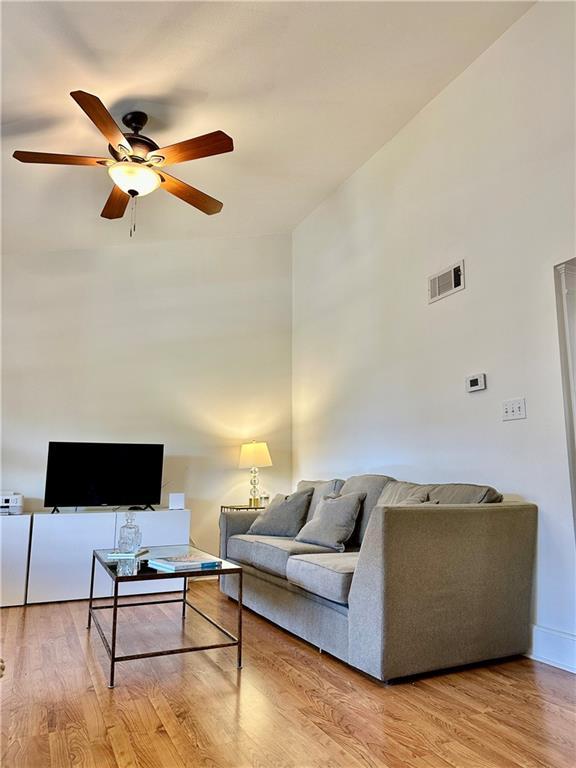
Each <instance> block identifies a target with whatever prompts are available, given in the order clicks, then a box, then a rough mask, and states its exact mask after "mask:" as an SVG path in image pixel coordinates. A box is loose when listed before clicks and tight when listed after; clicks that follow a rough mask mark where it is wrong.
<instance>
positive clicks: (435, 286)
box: [428, 260, 464, 304]
mask: <svg viewBox="0 0 576 768" xmlns="http://www.w3.org/2000/svg"><path fill="white" fill-rule="evenodd" d="M463 288H464V260H462V261H459V262H458V263H457V264H452V266H451V267H448V268H447V269H443V270H442V272H438V273H437V274H436V275H432V277H429V278H428V303H429V304H432V302H433V301H438V299H443V298H444V297H445V296H450V294H452V293H456V291H461V290H462V289H463Z"/></svg>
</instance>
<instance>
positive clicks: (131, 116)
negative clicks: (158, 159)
mask: <svg viewBox="0 0 576 768" xmlns="http://www.w3.org/2000/svg"><path fill="white" fill-rule="evenodd" d="M122 122H123V123H124V125H125V126H126V127H127V128H130V131H131V132H130V133H125V134H124V136H125V137H126V138H127V139H128V141H129V142H130V146H131V147H132V153H133V155H136V157H141V158H142V159H145V157H146V155H147V154H148V152H152V151H154V150H156V149H159V147H158V144H156V142H155V141H152V139H149V138H148V136H141V135H140V131H141V130H142V128H144V126H145V125H146V123H147V122H148V115H147V114H146V113H145V112H128V114H127V115H124V117H123V118H122ZM108 150H109V152H110V154H111V155H112V157H113V158H114V159H115V160H122V157H123V156H122V155H121V154H120V153H119V152H118V151H117V150H116V148H115V147H113V146H112V145H111V144H109V145H108Z"/></svg>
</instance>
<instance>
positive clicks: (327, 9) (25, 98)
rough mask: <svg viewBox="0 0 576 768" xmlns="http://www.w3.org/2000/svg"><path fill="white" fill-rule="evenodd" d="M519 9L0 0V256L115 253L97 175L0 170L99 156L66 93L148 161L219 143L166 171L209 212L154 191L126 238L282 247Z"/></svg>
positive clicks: (102, 178)
mask: <svg viewBox="0 0 576 768" xmlns="http://www.w3.org/2000/svg"><path fill="white" fill-rule="evenodd" d="M530 5H531V4H530V3H520V2H518V3H516V2H512V3H510V2H509V3H506V2H504V3H500V2H486V3H469V2H446V3H434V2H422V3H420V2H398V3H392V2H385V3H380V2H373V3H356V2H344V3H331V2H321V3H312V2H296V3H281V2H280V3H259V2H235V3H215V2H207V3H195V2H194V3H188V2H175V3H172V2H134V3H133V2H125V3H116V2H95V3H87V2H62V3H61V2H48V3H44V2H41V3H26V2H14V3H7V2H4V3H3V4H2V14H3V16H2V21H3V23H2V47H3V54H2V64H3V66H2V81H3V92H2V131H3V151H2V161H3V201H2V202H3V217H2V222H3V237H4V248H5V249H9V250H17V249H19V248H20V249H30V248H33V249H53V248H56V249H63V248H77V247H99V246H102V245H110V244H120V243H126V242H127V235H128V223H127V220H121V221H119V222H117V221H113V222H111V221H106V220H104V219H101V218H100V215H99V214H100V211H101V209H102V207H103V205H104V202H105V200H106V197H107V195H108V193H109V190H110V188H111V182H110V180H109V178H108V176H107V173H106V171H105V170H103V169H99V168H78V167H72V168H65V167H62V166H40V165H22V164H20V163H18V162H16V161H15V160H13V159H11V157H10V156H11V154H12V152H13V151H14V150H15V149H24V150H39V151H46V152H65V153H79V154H89V155H91V154H94V155H101V154H106V145H105V141H104V139H103V138H102V137H101V136H100V134H99V133H98V132H97V130H96V129H95V128H94V126H93V125H92V124H91V123H90V122H89V120H88V119H87V118H86V116H85V115H84V114H83V112H82V111H81V110H80V108H79V107H78V106H77V105H76V104H75V103H74V102H73V101H72V99H71V98H70V96H69V95H68V94H69V92H70V91H72V90H76V89H82V90H86V91H89V92H91V93H95V94H97V95H98V96H100V98H101V99H102V101H103V102H104V103H105V104H106V105H107V106H108V108H109V109H110V111H111V112H112V114H113V115H114V117H116V118H117V119H118V122H120V118H121V116H122V114H124V113H125V112H126V111H129V110H130V109H144V110H145V111H147V112H148V113H149V115H150V121H149V124H148V126H147V128H146V130H145V131H144V133H146V134H147V135H149V136H151V137H152V138H153V139H154V140H155V141H157V142H158V144H160V146H162V145H165V144H169V143H173V142H175V141H180V140H183V139H186V138H190V137H192V136H196V135H198V134H202V133H206V132H208V131H212V130H215V129H221V130H223V131H226V133H228V134H230V135H231V136H232V137H233V138H234V141H235V146H236V149H235V151H234V153H233V154H227V155H222V156H219V157H212V158H206V159H203V160H197V161H194V162H189V163H186V164H183V165H179V166H172V169H171V173H173V174H174V175H176V176H179V177H180V178H182V179H184V180H185V181H187V182H189V183H191V184H193V185H194V186H197V187H199V188H200V189H202V190H204V191H206V192H208V193H209V194H211V195H213V196H214V197H217V198H219V199H220V200H222V201H223V202H224V209H223V211H222V213H221V214H219V215H217V216H212V217H208V216H204V215H203V214H200V213H198V212H196V211H195V210H194V209H192V208H191V207H190V206H187V205H186V204H184V203H183V202H181V201H179V200H177V199H176V198H173V197H171V196H170V195H168V194H165V193H163V192H160V191H159V192H156V193H154V194H153V195H151V196H150V197H147V198H145V199H143V200H141V201H140V202H139V211H138V237H139V238H140V239H141V240H147V241H150V240H172V239H178V240H181V239H186V238H188V237H190V236H194V235H215V236H221V235H260V234H267V233H276V232H288V231H290V230H291V229H292V228H293V227H294V225H296V224H297V223H298V222H299V221H300V220H301V219H302V218H303V217H305V216H306V215H307V214H308V213H309V212H310V211H311V210H313V209H314V207H315V206H316V205H318V203H319V202H320V201H321V200H322V199H323V198H324V197H326V195H327V194H329V193H330V192H331V190H333V189H334V188H335V187H336V186H337V185H338V184H339V183H340V182H342V181H343V180H344V179H345V178H347V177H348V176H349V175H350V174H351V173H352V172H353V171H354V170H355V169H356V168H357V167H358V166H359V165H361V164H362V163H363V162H364V161H366V160H367V159H368V158H369V157H370V156H371V155H373V154H374V153H375V152H376V151H377V150H378V149H379V148H380V147H381V146H382V145H383V144H384V143H385V142H386V141H387V140H388V139H390V138H391V137H392V136H393V135H394V134H395V133H396V132H397V131H398V130H399V129H400V128H401V127H402V126H403V125H404V124H405V123H406V122H407V121H408V120H409V119H410V118H411V117H413V116H414V115H415V114H416V113H417V112H418V111H419V110H420V109H421V108H422V107H423V106H424V105H425V104H426V103H427V102H428V101H430V99H432V98H433V97H434V96H435V95H436V94H437V93H438V92H439V91H441V90H442V88H444V87H445V86H446V84H447V83H449V82H450V81H451V80H452V79H453V78H454V77H456V76H457V75H458V74H459V73H460V72H462V71H463V70H464V69H465V68H466V67H467V66H468V65H469V64H470V63H471V62H472V61H473V60H474V59H475V58H476V57H477V56H478V55H479V54H480V53H481V52H482V51H483V50H485V49H486V48H487V47H488V46H489V45H490V44H491V43H492V42H493V41H494V40H495V39H496V38H497V37H498V36H500V35H501V34H502V33H503V32H504V31H505V30H506V29H507V28H508V27H509V26H510V25H511V24H512V23H513V22H514V21H515V20H516V19H517V18H518V17H520V16H521V15H522V14H523V13H524V12H525V11H526V10H527V8H528V7H529V6H530Z"/></svg>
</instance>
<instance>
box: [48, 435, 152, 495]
mask: <svg viewBox="0 0 576 768" xmlns="http://www.w3.org/2000/svg"><path fill="white" fill-rule="evenodd" d="M163 457H164V446H163V445H160V444H144V443H54V442H51V443H49V445H48V466H47V469H46V490H45V492H44V506H45V507H99V506H103V505H110V506H114V507H117V506H124V505H126V506H131V505H134V506H142V505H144V506H146V505H148V504H159V503H160V494H161V489H162V461H163Z"/></svg>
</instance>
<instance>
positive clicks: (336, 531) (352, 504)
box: [296, 493, 366, 552]
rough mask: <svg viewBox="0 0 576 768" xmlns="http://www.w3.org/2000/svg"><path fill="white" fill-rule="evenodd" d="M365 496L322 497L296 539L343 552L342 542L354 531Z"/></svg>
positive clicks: (350, 494) (352, 494) (360, 494)
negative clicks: (313, 513)
mask: <svg viewBox="0 0 576 768" xmlns="http://www.w3.org/2000/svg"><path fill="white" fill-rule="evenodd" d="M365 497H366V494H365V493H346V494H343V495H342V496H326V497H324V498H323V499H322V500H321V501H320V503H319V504H318V508H317V509H316V513H315V515H314V517H313V518H312V520H310V521H309V522H308V523H306V525H305V526H304V528H302V530H301V531H300V533H299V534H298V535H297V536H296V541H306V542H308V543H309V544H319V545H320V546H323V547H330V549H335V550H337V551H339V552H343V551H344V543H345V542H346V541H348V539H349V538H350V536H352V534H353V533H354V527H355V525H356V518H357V517H358V512H359V511H360V504H361V503H362V502H363V501H364V499H365Z"/></svg>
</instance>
